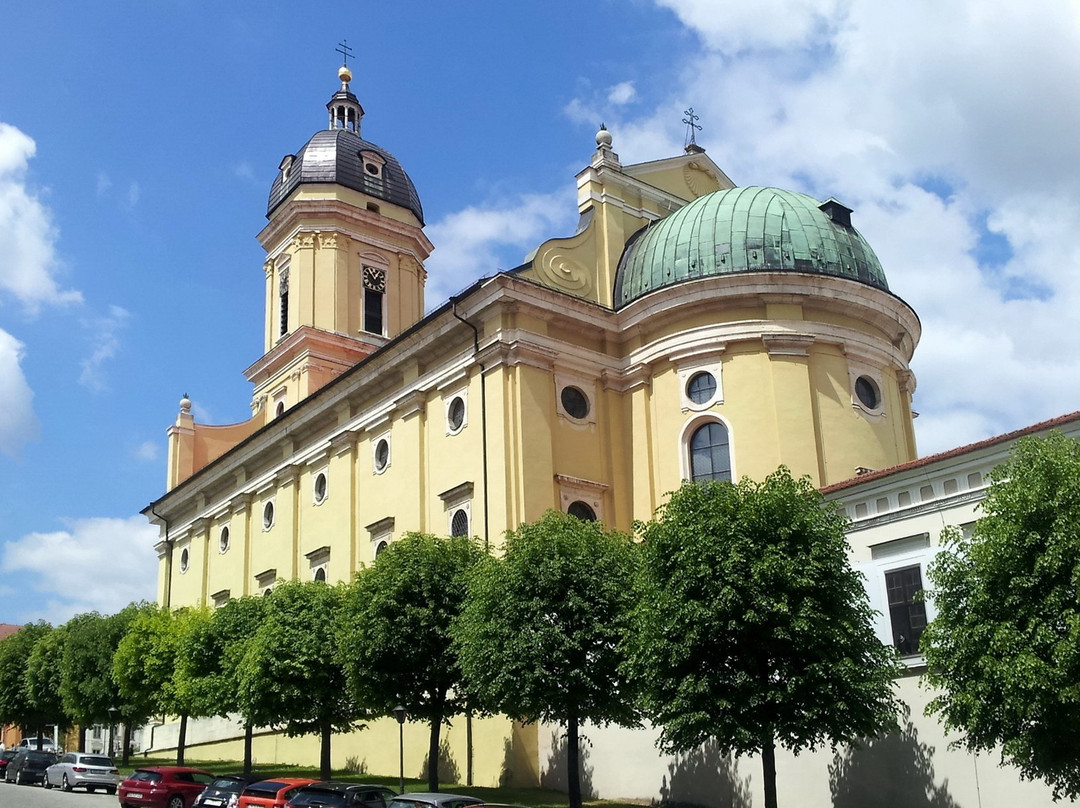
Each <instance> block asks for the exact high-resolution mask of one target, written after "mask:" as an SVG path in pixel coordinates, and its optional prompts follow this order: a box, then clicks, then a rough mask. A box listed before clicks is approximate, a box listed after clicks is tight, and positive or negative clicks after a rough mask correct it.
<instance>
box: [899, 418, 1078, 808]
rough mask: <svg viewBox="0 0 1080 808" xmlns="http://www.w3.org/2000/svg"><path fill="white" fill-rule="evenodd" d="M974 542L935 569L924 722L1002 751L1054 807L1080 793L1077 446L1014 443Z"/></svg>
mask: <svg viewBox="0 0 1080 808" xmlns="http://www.w3.org/2000/svg"><path fill="white" fill-rule="evenodd" d="M990 480H991V485H990V489H989V492H988V494H987V497H986V500H985V501H984V502H983V503H982V506H981V507H982V511H983V514H984V515H983V516H982V518H980V519H979V520H978V521H977V522H976V523H975V526H974V529H973V531H972V532H971V535H970V536H965V535H964V533H962V532H961V531H959V530H956V529H953V530H951V531H948V532H947V534H946V536H945V541H944V545H945V549H944V550H943V551H942V552H941V553H939V555H938V556H937V559H936V560H935V562H934V563H933V564H932V565H931V567H930V570H929V579H930V582H931V592H932V596H933V600H934V605H935V607H936V609H937V616H936V618H935V619H934V621H933V622H932V623H931V624H930V625H929V626H928V627H927V629H926V630H925V631H924V633H923V635H922V641H921V644H920V648H921V650H922V651H923V653H924V654H925V657H926V663H927V672H926V682H927V683H928V684H929V685H930V686H932V687H934V688H937V689H938V691H939V692H938V694H937V695H936V696H935V697H934V698H933V699H932V700H931V702H930V705H929V707H928V712H933V713H936V714H938V715H939V716H940V717H941V719H942V720H943V722H944V724H945V726H946V728H948V729H950V730H954V731H958V732H960V733H962V741H961V742H962V743H963V744H964V745H966V746H967V747H968V748H969V749H972V750H987V751H989V750H993V749H995V748H997V747H998V746H999V745H1000V747H1001V754H1002V757H1003V759H1004V760H1006V761H1008V762H1010V763H1013V764H1014V765H1016V766H1017V767H1018V768H1019V769H1020V771H1021V773H1022V774H1023V776H1024V777H1026V778H1029V779H1035V778H1040V779H1042V780H1044V781H1045V782H1046V783H1048V784H1049V785H1050V786H1051V787H1052V788H1053V790H1054V796H1055V798H1058V797H1066V798H1075V797H1077V796H1078V795H1080V599H1078V597H1077V592H1078V590H1080V442H1077V441H1075V440H1070V439H1068V438H1065V437H1063V436H1062V435H1061V434H1060V433H1051V434H1050V435H1049V436H1047V437H1046V438H1044V439H1038V438H1034V437H1030V438H1023V439H1021V440H1019V441H1017V442H1016V444H1015V447H1014V449H1013V453H1012V457H1011V459H1010V460H1009V461H1008V462H1006V463H1005V464H1003V465H1002V466H999V467H998V468H997V469H995V470H994V472H993V473H992V475H991V478H990Z"/></svg>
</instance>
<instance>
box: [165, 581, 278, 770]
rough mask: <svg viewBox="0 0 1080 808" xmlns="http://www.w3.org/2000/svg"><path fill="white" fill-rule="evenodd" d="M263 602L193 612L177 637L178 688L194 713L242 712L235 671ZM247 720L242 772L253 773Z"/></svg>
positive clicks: (244, 601)
mask: <svg viewBox="0 0 1080 808" xmlns="http://www.w3.org/2000/svg"><path fill="white" fill-rule="evenodd" d="M264 606H265V599H264V598H262V597H254V596H251V597H243V598H234V599H232V600H230V601H228V602H227V603H226V604H225V605H224V606H222V607H221V608H219V609H215V610H213V611H212V612H211V611H210V610H209V609H199V610H193V611H192V612H191V613H190V615H189V617H188V621H187V623H186V625H185V631H184V632H183V633H182V635H181V636H180V639H179V649H178V650H179V654H178V658H177V666H176V688H177V691H178V692H179V694H180V697H181V699H183V700H184V701H185V703H187V704H189V705H190V707H191V711H192V715H201V716H208V715H220V716H222V717H228V716H229V715H231V714H235V713H241V715H243V712H242V710H243V705H242V704H241V701H240V688H239V682H238V679H239V671H240V663H241V662H242V660H243V658H244V653H245V651H246V650H247V643H248V641H249V640H250V639H251V638H252V637H254V636H255V632H256V631H257V630H258V628H259V625H260V624H261V623H262V619H263V612H264ZM251 735H252V724H251V721H249V720H248V719H247V717H246V716H245V717H244V773H245V774H249V773H250V772H251Z"/></svg>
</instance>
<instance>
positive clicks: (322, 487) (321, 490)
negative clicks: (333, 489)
mask: <svg viewBox="0 0 1080 808" xmlns="http://www.w3.org/2000/svg"><path fill="white" fill-rule="evenodd" d="M325 499H326V475H325V474H324V473H323V472H321V471H320V472H319V473H318V474H316V475H315V504H316V505H320V504H322V502H323V500H325Z"/></svg>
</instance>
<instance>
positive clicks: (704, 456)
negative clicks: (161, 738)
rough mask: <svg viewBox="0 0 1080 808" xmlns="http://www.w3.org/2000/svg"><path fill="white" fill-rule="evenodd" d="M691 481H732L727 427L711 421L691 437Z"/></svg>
mask: <svg viewBox="0 0 1080 808" xmlns="http://www.w3.org/2000/svg"><path fill="white" fill-rule="evenodd" d="M690 479H691V480H693V481H694V482H705V481H706V480H730V479H731V446H730V441H729V439H728V431H727V427H726V426H724V425H723V424H722V423H720V422H719V421H710V422H709V423H707V424H705V425H703V426H701V427H699V428H698V429H696V430H695V431H694V434H693V435H692V436H691V437H690Z"/></svg>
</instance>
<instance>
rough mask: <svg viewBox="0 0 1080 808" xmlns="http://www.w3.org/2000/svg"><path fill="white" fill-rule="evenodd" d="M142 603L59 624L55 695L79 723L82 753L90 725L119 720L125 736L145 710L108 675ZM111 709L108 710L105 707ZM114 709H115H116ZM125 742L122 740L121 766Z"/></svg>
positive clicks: (95, 613)
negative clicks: (60, 647) (57, 692)
mask: <svg viewBox="0 0 1080 808" xmlns="http://www.w3.org/2000/svg"><path fill="white" fill-rule="evenodd" d="M148 607H149V605H148V604H146V603H132V604H129V605H127V606H125V607H124V608H123V609H121V610H120V611H119V612H117V613H116V614H113V615H107V616H103V615H100V614H98V613H97V612H86V613H84V614H77V615H75V616H74V617H72V618H71V619H70V620H68V621H67V623H65V624H64V634H65V641H64V654H63V656H62V658H61V660H60V695H61V697H62V698H63V700H64V710H65V712H67V714H68V715H70V716H71V717H72V719H73V720H74V721H75V722H76V723H77V724H78V725H79V749H80V750H81V751H84V752H85V751H86V728H87V727H89V726H91V725H93V724H98V723H100V724H104V723H109V724H112V723H113V720H114V718H115V717H116V716H117V714H118V715H119V718H120V719H121V720H122V721H123V722H124V728H125V735H128V734H129V733H130V727H131V725H132V724H136V723H140V722H142V721H144V720H145V719H146V718H147V717H148V716H149V714H150V713H149V711H140V710H138V709H136V707H135V705H133V704H131V703H129V702H127V701H126V700H125V699H124V698H123V697H122V696H121V695H120V688H119V687H118V685H117V684H116V679H115V677H114V676H113V657H114V656H115V654H116V649H117V648H118V647H119V645H120V640H122V639H123V638H124V635H125V634H127V630H128V627H129V626H130V625H131V622H132V621H133V620H134V619H135V617H136V615H137V614H139V612H140V611H142V610H144V609H146V608H148ZM110 709H111V710H113V711H114V712H113V713H110V712H109V711H110ZM117 711H118V712H117ZM127 757H128V745H127V742H126V740H125V742H124V765H127Z"/></svg>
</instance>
